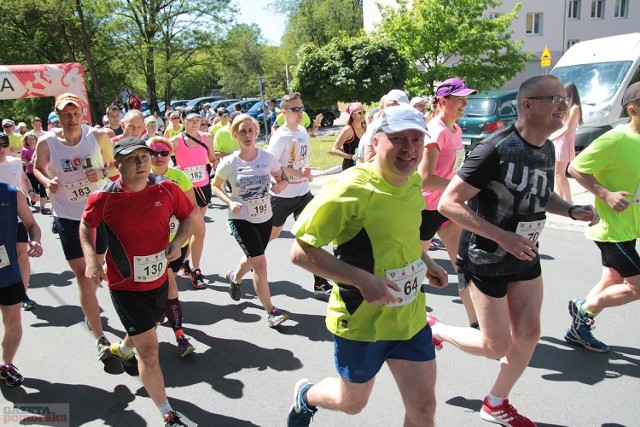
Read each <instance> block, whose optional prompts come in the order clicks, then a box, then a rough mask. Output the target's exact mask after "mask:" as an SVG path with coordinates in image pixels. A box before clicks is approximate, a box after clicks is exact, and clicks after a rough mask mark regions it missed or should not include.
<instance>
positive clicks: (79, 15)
mask: <svg viewBox="0 0 640 427" xmlns="http://www.w3.org/2000/svg"><path fill="white" fill-rule="evenodd" d="M109 4H110V3H109V2H107V1H100V0H74V1H71V2H59V1H55V0H4V1H3V2H2V3H0V22H1V23H2V28H3V31H1V32H0V43H2V46H3V49H5V51H6V52H7V53H8V54H7V55H5V56H4V58H3V60H4V61H6V62H7V63H13V64H30V63H58V62H80V63H82V64H83V66H84V68H85V69H86V70H87V74H86V78H87V86H88V88H89V101H90V103H91V104H92V114H93V117H94V120H96V119H97V118H98V117H100V116H101V115H102V113H103V112H104V103H105V102H104V96H103V93H104V91H103V85H102V81H101V76H105V75H109V74H111V73H110V71H111V70H110V66H111V64H110V62H109V58H111V57H112V56H113V52H112V51H111V48H112V47H113V42H112V41H111V40H110V37H109V34H108V31H105V26H106V25H108V22H109V20H110V15H109V12H108V9H109ZM49 104H51V101H50V100H42V102H37V103H36V104H30V103H26V104H25V103H16V104H15V105H14V107H19V106H20V105H26V106H29V107H31V108H33V107H34V106H37V110H38V111H31V112H29V114H33V113H37V114H39V115H41V116H42V115H45V114H43V111H41V108H46V109H50V108H51V107H50V105H49Z"/></svg>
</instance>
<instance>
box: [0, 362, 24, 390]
mask: <svg viewBox="0 0 640 427" xmlns="http://www.w3.org/2000/svg"><path fill="white" fill-rule="evenodd" d="M0 379H2V380H4V382H5V383H7V385H8V386H9V387H16V386H19V385H20V384H22V383H23V382H24V377H23V376H22V374H21V373H20V372H19V371H18V368H16V366H15V365H14V364H13V363H7V364H5V365H2V366H0Z"/></svg>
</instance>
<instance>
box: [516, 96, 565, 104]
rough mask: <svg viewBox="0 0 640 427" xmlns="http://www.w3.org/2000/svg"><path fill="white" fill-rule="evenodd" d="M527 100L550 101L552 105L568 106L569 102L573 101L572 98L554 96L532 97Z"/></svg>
mask: <svg viewBox="0 0 640 427" xmlns="http://www.w3.org/2000/svg"><path fill="white" fill-rule="evenodd" d="M527 99H548V100H550V101H551V103H552V104H556V105H558V104H561V103H563V102H564V103H565V104H567V101H569V100H570V99H571V97H569V96H552V95H545V96H530V97H528V98H527Z"/></svg>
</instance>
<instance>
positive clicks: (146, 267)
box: [133, 251, 167, 282]
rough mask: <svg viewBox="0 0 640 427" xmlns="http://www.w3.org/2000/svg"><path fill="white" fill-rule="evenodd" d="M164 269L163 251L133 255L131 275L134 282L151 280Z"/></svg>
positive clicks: (165, 262) (165, 264)
mask: <svg viewBox="0 0 640 427" xmlns="http://www.w3.org/2000/svg"><path fill="white" fill-rule="evenodd" d="M166 269H167V258H166V256H165V253H164V251H162V252H158V253H157V254H153V255H143V256H136V255H134V257H133V275H134V277H135V281H136V282H153V281H154V280H157V279H159V278H160V277H162V275H163V274H164V272H165V270H166Z"/></svg>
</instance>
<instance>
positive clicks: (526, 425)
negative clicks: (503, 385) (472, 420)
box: [480, 396, 536, 427]
mask: <svg viewBox="0 0 640 427" xmlns="http://www.w3.org/2000/svg"><path fill="white" fill-rule="evenodd" d="M480 417H481V418H482V419H483V420H485V421H488V422H490V423H494V424H500V425H502V426H512V427H535V426H536V423H534V422H533V421H531V420H530V419H529V418H527V417H525V416H523V415H520V414H519V413H518V411H516V408H514V407H513V406H511V405H510V404H509V399H505V400H504V402H502V405H498V406H491V405H490V404H489V396H486V397H485V398H484V402H482V409H481V410H480Z"/></svg>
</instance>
